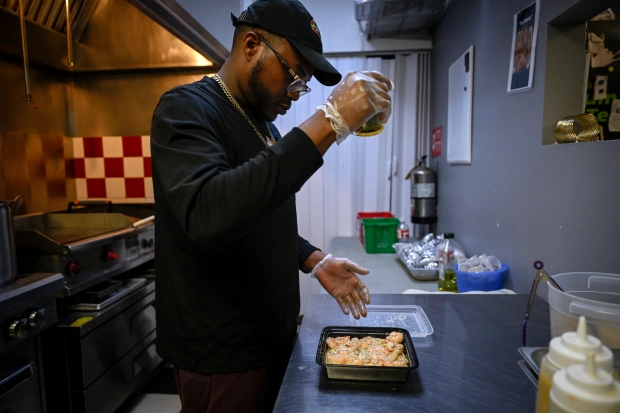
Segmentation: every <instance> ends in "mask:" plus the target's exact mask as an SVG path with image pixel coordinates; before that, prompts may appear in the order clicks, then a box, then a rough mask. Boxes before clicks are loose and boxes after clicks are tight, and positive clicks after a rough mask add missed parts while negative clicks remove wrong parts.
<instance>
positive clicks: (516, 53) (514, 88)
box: [508, 0, 539, 93]
mask: <svg viewBox="0 0 620 413" xmlns="http://www.w3.org/2000/svg"><path fill="white" fill-rule="evenodd" d="M538 10H539V4H538V0H536V1H535V2H533V3H531V4H530V5H529V6H527V7H526V8H524V9H522V10H521V11H519V12H518V13H516V14H515V15H514V19H513V21H514V24H513V29H512V51H511V53H510V70H509V75H508V93H512V92H521V91H525V90H530V89H531V88H532V81H533V79H534V57H535V55H536V34H537V32H538Z"/></svg>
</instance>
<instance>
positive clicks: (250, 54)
mask: <svg viewBox="0 0 620 413" xmlns="http://www.w3.org/2000/svg"><path fill="white" fill-rule="evenodd" d="M261 50H262V48H261V47H260V41H259V38H258V36H257V35H256V33H254V32H247V33H246V34H245V36H244V37H243V53H244V54H245V57H246V59H247V61H248V62H249V61H250V60H252V58H254V57H255V56H260V54H259V53H260V51H261Z"/></svg>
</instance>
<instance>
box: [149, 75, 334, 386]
mask: <svg viewBox="0 0 620 413" xmlns="http://www.w3.org/2000/svg"><path fill="white" fill-rule="evenodd" d="M244 109H245V112H246V114H247V115H248V116H249V117H250V119H252V121H253V123H254V125H255V126H256V127H257V128H258V129H259V131H261V133H262V134H263V135H266V134H267V125H266V124H265V122H261V121H259V120H258V119H256V118H254V117H253V115H252V114H251V113H250V112H249V111H248V110H247V109H246V108H244ZM269 127H270V128H271V129H272V131H273V133H274V135H275V136H276V139H277V140H278V142H277V143H276V144H275V145H274V146H272V147H269V148H266V147H265V145H264V143H263V142H262V141H261V140H260V138H259V137H258V135H257V134H256V132H255V131H254V129H253V128H252V126H251V125H250V124H249V122H248V121H247V120H246V119H245V118H244V117H243V116H242V115H241V114H240V113H239V111H238V110H237V109H236V108H235V107H234V106H233V105H232V103H231V102H230V101H229V100H228V98H227V97H226V95H225V94H224V93H223V91H222V90H221V88H220V86H219V85H218V84H217V83H216V82H215V81H214V80H212V79H210V78H208V77H205V78H203V79H202V80H200V81H198V82H195V83H192V84H189V85H184V86H179V87H176V88H174V89H172V90H170V91H168V92H166V93H165V94H164V95H163V96H162V98H161V99H160V102H159V104H158V106H157V108H156V110H155V112H154V115H153V122H152V129H151V152H152V159H153V187H154V194H155V216H156V220H157V221H156V222H157V224H156V227H155V228H156V246H155V268H156V292H157V300H156V311H157V351H158V353H159V354H160V356H161V357H162V358H164V359H165V360H167V361H170V362H171V363H172V364H174V365H176V366H177V367H180V368H183V369H187V370H190V371H195V372H198V373H204V374H210V373H227V372H238V371H244V370H248V369H251V368H255V367H258V366H261V365H264V364H266V363H268V362H270V361H271V360H273V359H274V358H276V357H277V356H278V355H279V354H281V353H282V346H287V345H290V343H291V342H292V340H293V338H294V336H295V333H296V320H297V315H298V314H299V309H300V308H299V307H300V299H299V277H298V274H299V272H298V271H299V269H301V268H302V267H301V266H302V264H303V262H304V261H305V260H306V258H307V257H308V256H309V255H310V254H311V253H312V252H313V251H315V250H316V249H317V248H316V247H314V246H312V245H310V244H309V243H308V242H307V241H306V240H304V239H303V238H301V237H300V236H299V235H298V231H297V216H296V208H295V193H296V192H297V191H299V189H300V188H301V187H302V185H303V184H304V182H306V181H307V180H308V179H309V178H310V177H311V176H312V174H313V173H314V172H315V171H316V170H317V169H318V168H320V167H321V165H322V164H323V159H322V157H321V154H320V152H319V151H318V149H317V148H316V147H315V146H314V144H313V142H312V141H311V140H310V138H309V137H308V136H307V135H306V134H305V133H304V132H303V131H301V130H300V129H297V128H295V129H293V130H292V131H291V132H290V133H288V134H287V135H285V136H284V137H283V138H282V137H280V135H279V133H278V132H277V129H276V128H275V127H274V126H273V125H272V124H269Z"/></svg>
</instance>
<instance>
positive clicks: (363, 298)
mask: <svg viewBox="0 0 620 413" xmlns="http://www.w3.org/2000/svg"><path fill="white" fill-rule="evenodd" d="M368 272H369V271H368V270H367V269H366V268H363V267H360V266H359V265H357V264H356V263H354V262H353V261H351V260H349V259H346V258H336V257H333V256H332V255H331V254H327V255H326V256H325V257H324V258H323V259H322V260H321V262H319V263H318V264H317V265H315V266H314V268H313V269H312V276H313V277H316V279H317V280H318V281H319V283H321V285H322V286H323V288H325V291H327V292H328V293H329V294H330V295H331V296H332V297H334V298H335V299H336V301H337V302H338V304H339V305H340V308H341V309H342V312H343V313H345V314H347V315H348V314H349V311H351V313H352V314H353V317H355V319H356V320H357V319H359V318H360V314H361V315H362V317H366V315H367V314H368V313H367V312H366V304H370V291H369V290H368V287H366V285H365V284H364V283H363V282H362V281H361V280H360V279H359V277H358V276H357V275H356V274H361V275H366V274H368Z"/></svg>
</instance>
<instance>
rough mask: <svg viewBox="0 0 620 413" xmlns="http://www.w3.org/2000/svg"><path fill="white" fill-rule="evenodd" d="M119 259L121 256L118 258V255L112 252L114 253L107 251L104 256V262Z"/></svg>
mask: <svg viewBox="0 0 620 413" xmlns="http://www.w3.org/2000/svg"><path fill="white" fill-rule="evenodd" d="M120 257H121V256H120V255H119V254H118V253H116V252H114V251H108V252H107V253H106V254H105V260H106V261H107V262H110V261H114V260H117V259H119V258H120Z"/></svg>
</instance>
